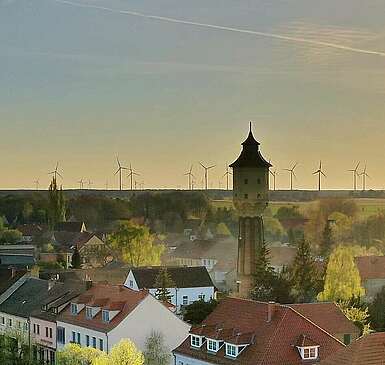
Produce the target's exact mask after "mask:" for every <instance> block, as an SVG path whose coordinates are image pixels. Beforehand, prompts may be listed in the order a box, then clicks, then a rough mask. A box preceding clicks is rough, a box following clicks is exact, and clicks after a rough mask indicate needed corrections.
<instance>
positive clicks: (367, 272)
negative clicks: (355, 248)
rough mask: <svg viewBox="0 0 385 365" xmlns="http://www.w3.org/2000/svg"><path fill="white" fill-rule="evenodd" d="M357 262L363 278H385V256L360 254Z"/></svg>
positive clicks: (356, 259)
mask: <svg viewBox="0 0 385 365" xmlns="http://www.w3.org/2000/svg"><path fill="white" fill-rule="evenodd" d="M355 262H356V265H357V268H358V271H359V272H360V277H361V280H368V279H385V256H359V257H356V258H355Z"/></svg>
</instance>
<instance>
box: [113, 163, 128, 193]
mask: <svg viewBox="0 0 385 365" xmlns="http://www.w3.org/2000/svg"><path fill="white" fill-rule="evenodd" d="M116 162H117V164H118V169H117V170H116V172H115V175H116V174H119V190H120V191H122V190H123V180H122V172H123V170H128V168H127V167H124V166H122V164H121V163H120V161H119V157H116Z"/></svg>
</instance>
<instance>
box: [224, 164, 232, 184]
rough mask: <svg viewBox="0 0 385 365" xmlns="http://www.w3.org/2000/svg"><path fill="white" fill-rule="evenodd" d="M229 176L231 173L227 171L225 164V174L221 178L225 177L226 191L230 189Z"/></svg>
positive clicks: (227, 167)
mask: <svg viewBox="0 0 385 365" xmlns="http://www.w3.org/2000/svg"><path fill="white" fill-rule="evenodd" d="M230 175H232V174H231V171H230V169H229V166H227V164H226V172H225V173H224V175H223V177H226V190H229V189H230Z"/></svg>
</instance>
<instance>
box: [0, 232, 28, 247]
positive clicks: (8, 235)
mask: <svg viewBox="0 0 385 365" xmlns="http://www.w3.org/2000/svg"><path fill="white" fill-rule="evenodd" d="M22 236H23V235H22V233H21V232H20V231H18V230H17V229H6V230H4V231H1V232H0V242H1V243H7V244H11V245H13V244H15V243H18V242H20V240H21V238H22Z"/></svg>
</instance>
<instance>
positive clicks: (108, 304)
mask: <svg viewBox="0 0 385 365" xmlns="http://www.w3.org/2000/svg"><path fill="white" fill-rule="evenodd" d="M148 295H149V294H148V292H147V291H134V290H131V289H128V288H126V287H124V286H123V285H109V284H95V285H94V286H93V287H92V288H91V289H89V290H87V292H86V293H84V294H83V295H81V296H79V297H78V298H77V299H76V300H74V301H73V302H74V303H81V304H85V305H89V306H97V305H100V307H101V309H109V310H120V312H119V313H118V314H117V315H116V316H115V317H114V318H113V319H112V320H111V321H110V322H108V323H107V322H104V321H103V320H102V311H101V310H100V311H99V312H98V314H97V315H96V316H95V317H94V318H92V319H87V318H86V313H85V312H86V311H85V309H84V308H83V310H82V311H81V312H80V313H79V314H77V315H73V314H71V308H70V305H68V306H67V308H66V309H65V310H64V311H63V312H62V314H61V315H60V316H59V317H58V319H57V320H58V321H61V322H66V323H71V324H74V325H77V326H82V327H86V328H91V329H93V330H96V331H102V332H109V331H110V330H112V329H113V328H115V327H116V326H117V325H118V324H119V323H120V322H121V321H122V320H123V319H124V318H126V317H127V316H128V315H129V314H130V313H131V312H132V311H133V310H134V309H135V308H136V307H137V306H138V305H139V304H140V302H142V300H143V299H144V298H146V297H147V296H148Z"/></svg>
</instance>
